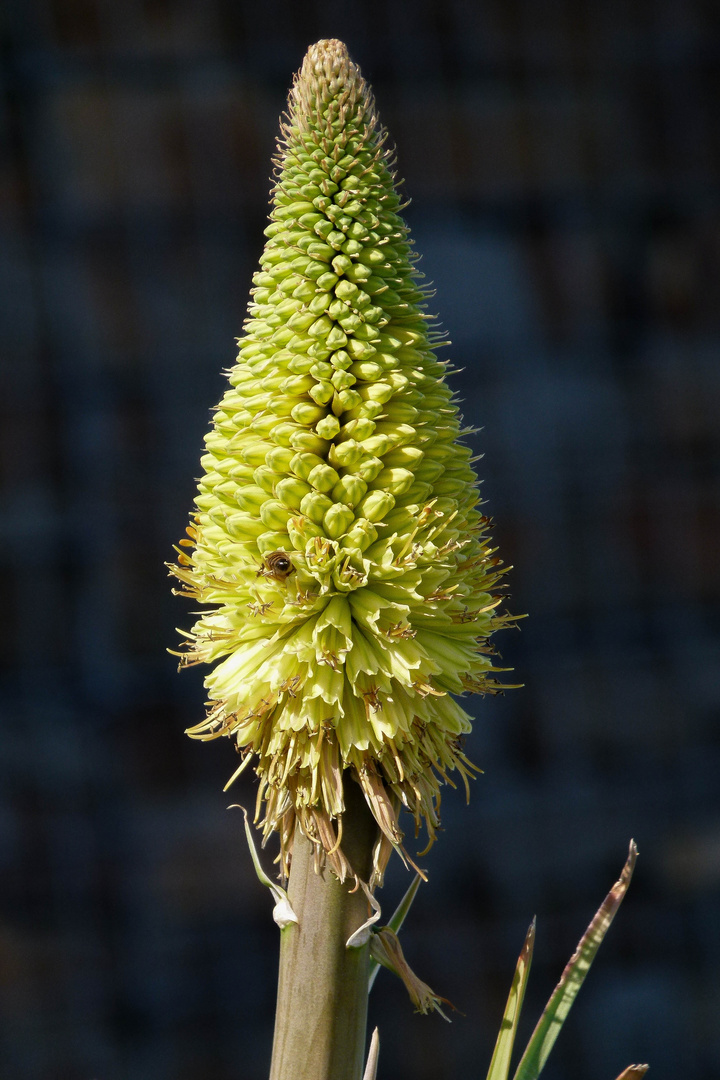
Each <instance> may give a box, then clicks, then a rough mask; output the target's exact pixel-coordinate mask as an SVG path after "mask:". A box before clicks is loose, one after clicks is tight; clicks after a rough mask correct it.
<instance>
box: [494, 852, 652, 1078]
mask: <svg viewBox="0 0 720 1080" xmlns="http://www.w3.org/2000/svg"><path fill="white" fill-rule="evenodd" d="M636 859H637V847H636V846H635V841H634V840H631V841H630V851H629V854H628V857H627V861H626V863H625V866H624V867H623V871H622V874H621V875H620V877H619V879H618V880H617V881H616V882H615V884H614V885H613V887H612V889H611V890H610V892H609V893H608V894H607V896H606V897H605V900H604V901H603V903H602V904H601V905H600V907H599V908H598V910H597V912H596V914H595V917H594V918H593V920H592V922H591V923H590V925H589V926H588V928H587V930H586V931H585V933H584V934H583V936H582V938H581V939H580V943H579V944H578V947H577V949H576V950H575V952H574V953H573V955H572V957H571V958H570V960H569V962H568V964H567V966H566V968H565V970H564V971H563V973H562V977H561V979H560V982H559V983H558V984H557V986H556V987H555V990H554V992H553V994H552V997H551V998H550V1000H549V1001H548V1003H547V1005H546V1006H545V1011H544V1012H543V1014H542V1016H541V1017H540V1019H539V1021H538V1024H537V1027H536V1028H535V1031H534V1032H533V1034H532V1036H531V1038H530V1042H529V1043H528V1044H527V1047H526V1049H525V1053H524V1054H523V1056H522V1059H521V1061H520V1064H519V1065H518V1067H517V1070H516V1072H515V1076H514V1080H537V1077H538V1076H539V1075H540V1073H541V1071H542V1069H543V1066H544V1065H545V1062H546V1061H547V1059H548V1055H549V1053H550V1051H551V1050H552V1048H553V1046H554V1044H555V1040H556V1039H557V1037H558V1035H559V1033H560V1029H561V1027H562V1026H563V1024H564V1023H565V1020H566V1018H567V1015H568V1013H569V1012H570V1009H571V1007H572V1004H573V1002H574V1000H575V998H576V997H577V993H578V990H579V989H580V987H581V986H582V984H583V982H584V981H585V976H586V975H587V973H588V971H589V970H590V965H591V964H592V962H593V960H594V958H595V954H596V952H597V951H598V949H599V947H600V944H601V942H602V940H603V938H604V937H605V934H606V933H607V930H608V928H609V926H610V923H611V922H612V921H613V918H614V917H615V913H616V911H617V909H618V908H619V906H620V904H621V902H622V899H623V897H624V896H625V893H626V892H627V890H628V886H629V884H630V879H631V878H632V872H633V869H634V867H635V860H636ZM631 1075H632V1074H631Z"/></svg>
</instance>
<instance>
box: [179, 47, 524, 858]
mask: <svg viewBox="0 0 720 1080" xmlns="http://www.w3.org/2000/svg"><path fill="white" fill-rule="evenodd" d="M384 141H385V132H384V131H383V129H382V127H381V126H380V124H379V122H378V119H377V115H376V112H375V106H374V102H373V99H372V96H371V94H370V91H369V89H368V86H367V85H366V83H365V82H364V80H363V79H362V77H361V75H360V72H359V70H358V68H357V67H356V66H355V65H354V64H353V63H352V61H351V60H350V59H349V57H348V54H347V50H346V48H345V46H344V45H343V44H342V43H341V42H339V41H321V42H319V43H318V44H317V45H315V46H313V47H312V48H311V49H310V50H309V52H308V54H307V56H306V58H305V61H304V63H303V67H302V70H301V71H300V73H299V75H298V76H297V77H296V80H295V83H294V86H293V89H292V91H291V93H290V98H289V109H288V116H287V117H286V122H285V123H284V124H283V126H282V130H281V138H280V142H279V148H278V149H279V154H278V161H277V173H276V178H277V183H276V186H275V188H274V191H273V202H272V211H271V214H270V219H271V224H270V225H269V227H268V228H267V229H266V230H265V232H266V236H267V238H268V239H267V243H266V245H265V250H264V252H263V255H262V259H261V263H260V269H259V271H258V272H257V273H256V274H255V276H254V278H253V282H254V288H253V290H252V301H251V303H250V306H249V315H248V318H247V320H246V322H245V324H244V328H243V335H242V337H241V338H240V342H239V345H240V350H239V356H238V360H237V363H236V364H235V366H234V367H233V368H232V369H231V371H230V372H229V383H230V387H229V389H228V390H227V392H226V393H225V395H224V397H223V399H222V401H221V402H220V404H219V405H218V407H217V409H216V411H215V415H214V421H213V426H212V429H211V431H210V433H209V435H208V436H207V439H206V446H207V452H206V453H205V456H204V457H203V459H202V466H203V469H204V476H203V478H202V480H201V481H200V493H199V496H198V498H197V500H196V515H195V517H194V519H193V524H192V525H191V527H190V528H189V530H188V533H189V537H190V539H188V540H184V541H181V544H182V545H183V547H182V550H181V553H180V557H179V565H178V566H177V567H175V568H174V573H175V575H176V576H177V577H178V578H179V579H180V580H181V582H182V583H183V589H182V592H183V593H184V594H186V595H190V596H192V597H194V598H196V599H197V600H198V601H200V602H201V603H202V604H207V605H209V606H210V610H209V611H208V612H207V613H206V614H203V615H202V616H201V617H200V618H199V619H198V621H197V622H196V624H195V626H194V628H193V630H192V631H191V633H190V634H189V635H187V637H188V642H187V652H186V653H185V654H184V655H183V661H182V663H181V666H184V665H188V664H194V663H200V662H205V663H215V662H218V661H219V662H218V663H217V665H216V666H215V667H214V669H213V670H212V672H211V673H210V674H209V675H208V677H207V679H206V687H207V689H208V691H209V697H210V702H209V711H208V715H207V717H206V719H205V720H204V721H203V722H202V723H200V724H198V725H197V727H194V728H192V729H191V730H190V732H189V734H191V735H192V736H193V737H195V738H199V739H214V738H217V737H218V736H221V735H225V736H229V737H230V738H232V739H233V740H235V742H236V744H237V749H238V751H239V752H240V754H241V755H242V761H241V764H240V768H239V769H238V770H237V773H236V774H235V775H237V774H238V773H239V772H240V771H241V770H242V768H243V767H244V766H246V765H247V764H248V763H249V762H253V764H254V768H255V771H256V773H257V775H258V777H259V781H260V786H259V792H258V811H259V813H262V812H263V810H264V817H263V827H264V830H265V834H266V835H267V834H268V833H269V832H271V831H273V830H277V831H278V832H279V834H280V840H281V852H282V857H281V861H282V867H283V869H286V868H287V856H288V854H289V852H290V850H291V846H292V836H293V831H294V827H295V823H296V822H299V824H300V826H301V827H302V829H303V830H304V832H305V833H306V835H307V836H308V837H310V839H312V840H313V841H314V842H315V844H316V846H317V847H316V849H317V851H318V853H319V854H320V855H321V857H322V854H323V852H324V853H325V854H329V855H330V861H331V865H332V866H333V868H334V869H335V870H336V872H337V873H338V874H339V875H340V876H341V877H342V876H344V875H345V874H346V873H347V872H349V870H350V868H349V867H348V864H347V862H346V860H345V859H344V857H343V855H342V846H341V837H342V814H343V810H344V801H343V784H344V782H347V777H348V775H349V776H350V777H351V778H353V779H354V780H356V781H357V782H358V783H359V784H360V786H361V787H362V790H363V791H364V793H365V796H366V799H367V801H368V803H369V805H370V807H371V809H372V811H373V813H374V815H375V817H376V819H377V821H378V824H379V825H380V828H381V830H382V834H381V842H380V844H379V846H378V850H377V851H376V859H375V865H376V877H377V878H379V877H381V874H382V868H383V866H384V863H385V861H386V859H387V854H388V853H389V851H390V850H391V845H392V846H394V847H398V848H399V847H400V845H401V841H402V833H401V831H400V827H399V825H398V820H397V814H398V811H399V808H400V807H401V806H404V807H405V808H406V809H407V810H408V811H409V812H410V813H411V814H412V815H413V817H414V819H415V824H416V832H417V829H418V827H419V826H420V825H421V824H422V823H424V824H425V825H426V826H427V829H428V832H429V836H430V840H431V841H432V839H433V836H434V834H435V830H436V828H437V826H438V816H437V808H438V804H439V788H440V784H441V783H442V782H443V781H446V780H448V779H449V777H448V774H449V773H452V772H453V770H458V771H459V773H460V774H461V775H462V778H463V780H464V782H465V784H466V786H467V777H468V775H470V773H471V771H472V770H473V766H472V765H471V764H470V762H469V761H468V759H467V758H466V757H465V755H464V753H463V751H462V749H461V739H462V736H463V735H464V734H465V733H466V732H468V731H469V730H470V719H469V717H468V715H467V713H466V712H465V711H464V710H463V709H462V708H461V706H460V705H459V704H458V703H457V702H456V701H455V700H454V698H453V696H452V695H455V694H463V693H466V692H473V693H493V692H497V690H498V689H499V686H498V684H497V682H496V681H495V678H494V673H495V672H496V671H497V670H500V669H497V668H495V667H494V665H493V655H492V654H493V649H492V647H491V646H490V645H489V644H488V638H489V636H490V634H491V633H492V632H493V631H494V630H496V629H498V628H499V627H502V626H504V625H507V624H508V623H509V622H510V621H511V617H510V616H508V615H501V614H499V613H498V605H499V604H500V602H501V599H500V596H499V595H498V579H499V577H500V576H501V573H502V570H501V569H500V567H499V560H498V559H497V558H496V557H494V553H493V551H492V549H490V548H489V546H488V542H487V537H486V532H487V527H488V524H489V523H488V520H487V518H485V517H484V516H483V514H482V513H481V511H480V510H479V509H478V492H477V486H476V485H477V477H476V476H475V473H474V471H473V468H472V465H471V451H470V449H469V448H468V447H466V446H464V445H463V444H462V443H461V442H460V441H459V439H460V437H461V435H462V434H463V431H462V430H461V423H462V418H461V417H460V415H459V413H458V410H457V407H456V405H455V404H454V402H453V399H452V392H451V390H450V389H449V388H448V386H447V384H446V382H445V381H444V377H445V374H446V366H445V365H444V364H443V363H441V362H440V361H438V359H437V358H436V356H435V354H434V351H433V345H436V344H437V343H438V342H437V335H434V334H433V333H432V331H431V330H430V329H429V318H428V315H427V314H426V313H425V303H424V300H425V298H426V297H425V294H424V293H423V291H422V289H421V288H420V287H419V285H418V280H419V277H420V275H419V274H418V273H417V272H416V271H415V270H414V258H413V255H412V250H411V242H410V240H409V238H408V229H407V226H406V225H405V224H404V222H403V220H402V218H401V217H400V216H399V209H400V200H399V196H398V194H397V192H396V190H395V184H394V175H393V172H392V162H391V159H390V154H389V152H388V150H387V149H385V148H384Z"/></svg>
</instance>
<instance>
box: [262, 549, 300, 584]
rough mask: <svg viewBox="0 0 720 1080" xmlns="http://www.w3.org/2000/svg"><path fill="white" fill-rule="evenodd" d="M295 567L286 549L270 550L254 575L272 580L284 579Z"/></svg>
mask: <svg viewBox="0 0 720 1080" xmlns="http://www.w3.org/2000/svg"><path fill="white" fill-rule="evenodd" d="M294 572H295V567H294V566H293V564H292V560H291V559H290V556H289V555H288V554H287V552H286V551H271V552H270V554H269V555H266V556H265V558H264V559H263V562H262V566H261V567H260V569H259V570H258V572H257V574H256V577H266V578H272V579H273V580H274V581H286V580H287V579H288V578H289V577H290V575H291V574H292V573H294Z"/></svg>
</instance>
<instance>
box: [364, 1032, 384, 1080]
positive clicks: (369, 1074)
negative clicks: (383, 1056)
mask: <svg viewBox="0 0 720 1080" xmlns="http://www.w3.org/2000/svg"><path fill="white" fill-rule="evenodd" d="M379 1056H380V1033H379V1031H378V1029H377V1028H375V1030H374V1031H373V1033H372V1039H371V1040H370V1050H369V1051H368V1059H367V1065H366V1066H365V1072H364V1073H363V1080H375V1077H376V1076H377V1067H378V1057H379Z"/></svg>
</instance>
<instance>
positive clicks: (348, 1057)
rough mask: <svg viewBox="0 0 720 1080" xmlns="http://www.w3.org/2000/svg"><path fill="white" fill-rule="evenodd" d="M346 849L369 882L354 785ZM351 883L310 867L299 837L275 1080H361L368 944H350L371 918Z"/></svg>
mask: <svg viewBox="0 0 720 1080" xmlns="http://www.w3.org/2000/svg"><path fill="white" fill-rule="evenodd" d="M345 804H346V811H345V813H344V814H343V837H342V844H343V851H344V852H345V854H346V855H347V857H348V859H349V860H350V862H351V864H352V866H353V868H354V869H355V871H356V872H357V873H358V874H359V875H361V876H362V877H363V878H364V879H365V880H366V881H367V880H368V878H369V876H370V869H371V861H372V845H373V842H374V840H375V836H376V833H377V826H376V824H375V821H374V820H373V818H372V815H371V814H370V811H369V810H368V808H367V805H366V803H365V800H364V798H363V796H362V793H361V792H360V789H359V788H358V787H357V785H356V784H355V783H353V782H352V781H350V780H346V783H345ZM353 884H354V883H353V882H352V881H346V882H345V883H344V884H340V882H339V881H338V880H337V878H336V877H335V876H334V875H333V874H332V873H331V872H330V870H329V869H327V868H326V869H325V870H324V872H323V874H322V875H319V874H316V873H315V871H314V868H313V845H312V844H311V842H310V841H309V840H308V839H307V838H306V837H305V836H304V835H303V834H302V833H301V832H300V831H299V829H297V830H296V832H295V839H294V842H293V855H292V865H291V869H290V884H289V888H288V895H289V898H290V903H291V905H292V908H293V910H294V911H295V914H296V915H297V917H298V920H299V922H298V924H297V925H295V924H291V925H289V926H287V927H286V928H285V929H284V930H283V931H282V935H281V944H280V975H279V980H278V996H277V1012H276V1014H275V1037H274V1042H273V1055H272V1065H271V1067H270V1080H360V1078H361V1077H362V1072H363V1058H364V1052H365V1029H366V1024H367V997H368V961H369V953H368V946H367V945H365V946H363V947H362V948H359V949H347V948H346V947H345V942H346V941H347V939H348V938H349V937H350V935H351V934H353V933H354V932H355V930H357V929H358V927H359V926H361V925H362V924H363V923H364V922H365V920H366V919H367V917H368V901H367V898H366V896H365V894H364V893H363V891H362V890H361V889H357V890H356V891H355V892H351V891H350V890H351V889H352V888H353Z"/></svg>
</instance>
